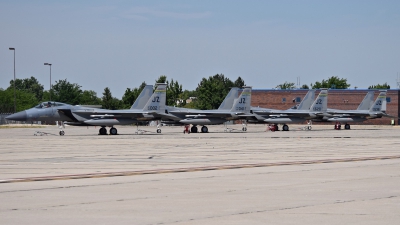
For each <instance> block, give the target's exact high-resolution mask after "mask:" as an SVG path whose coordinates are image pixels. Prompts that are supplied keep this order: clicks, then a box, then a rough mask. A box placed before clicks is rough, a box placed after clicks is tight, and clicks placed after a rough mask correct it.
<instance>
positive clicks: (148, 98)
mask: <svg viewBox="0 0 400 225" xmlns="http://www.w3.org/2000/svg"><path fill="white" fill-rule="evenodd" d="M157 85H158V86H157V89H156V90H155V92H154V93H152V91H153V86H152V85H147V86H146V87H145V88H144V89H143V91H142V92H141V94H140V95H139V97H138V98H137V99H136V101H135V103H134V104H133V105H132V107H131V109H127V110H107V109H96V108H89V107H83V106H73V105H69V104H65V103H60V102H43V103H41V104H39V105H37V106H35V107H33V108H31V109H28V110H25V111H21V112H18V113H15V114H12V115H10V116H8V117H6V119H7V120H17V121H65V124H68V125H73V126H101V128H100V130H99V134H101V135H105V134H107V130H106V128H105V127H106V126H109V127H111V129H110V134H112V135H115V134H117V129H116V128H115V127H113V126H114V125H123V124H133V123H136V122H138V121H149V120H157V119H159V118H157V117H155V116H153V114H154V113H155V112H157V111H160V110H164V109H165V99H166V97H165V96H166V93H165V91H166V84H157ZM162 102H164V104H162ZM157 132H158V133H160V132H161V130H160V129H159V128H158V129H157ZM64 134H65V132H64V131H63V130H61V131H60V135H64Z"/></svg>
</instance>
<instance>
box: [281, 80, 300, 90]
mask: <svg viewBox="0 0 400 225" xmlns="http://www.w3.org/2000/svg"><path fill="white" fill-rule="evenodd" d="M276 88H279V89H295V88H296V86H294V83H292V82H287V81H285V83H283V84H278V85H277V86H276Z"/></svg>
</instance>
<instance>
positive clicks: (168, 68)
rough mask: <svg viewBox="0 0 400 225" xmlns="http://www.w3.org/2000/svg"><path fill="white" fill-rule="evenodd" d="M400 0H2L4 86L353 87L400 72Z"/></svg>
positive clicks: (0, 74)
mask: <svg viewBox="0 0 400 225" xmlns="http://www.w3.org/2000/svg"><path fill="white" fill-rule="evenodd" d="M399 9H400V1H368V0H364V1H355V0H354V1H349V0H348V1H340V0H335V1H329V0H324V1H321V0H317V1H312V0H304V1H300V0H297V1H289V0H281V1H277V0H276V1H268V0H265V1H261V0H260V1H256V0H249V1H235V0H219V1H218V0H214V1H207V0H202V1H189V0H185V1H184V0H182V1H174V0H171V1H124V0H121V1H118V0H117V1H104V0H103V1H101V0H100V1H54V0H53V1H44V0H43V1H23V0H20V1H8V0H2V1H0V28H1V38H0V40H1V41H0V45H1V47H0V61H1V63H0V87H1V88H6V87H8V86H9V81H10V80H11V79H13V52H12V51H9V50H8V48H9V47H15V48H16V75H17V78H27V77H30V76H34V77H36V78H37V79H38V80H39V81H40V83H41V84H43V85H44V87H45V89H46V90H47V89H49V68H48V66H44V65H43V63H45V62H48V63H52V64H53V66H52V81H53V84H54V81H55V80H61V79H67V80H68V81H69V82H71V83H78V84H80V85H82V89H84V90H94V91H96V92H97V95H98V96H102V92H103V90H104V88H105V87H109V88H110V89H111V92H112V94H113V96H114V97H117V98H121V97H122V95H123V93H124V92H125V90H126V88H128V87H129V88H134V87H138V86H139V85H140V84H141V83H142V82H143V81H145V82H146V83H148V84H153V83H154V82H155V80H156V79H157V78H158V77H159V76H160V75H166V76H167V77H168V80H170V79H174V80H177V81H178V82H179V83H180V84H182V85H183V88H184V89H189V90H194V89H195V88H196V87H197V85H198V83H199V82H200V80H201V78H203V77H209V76H212V75H215V74H217V73H222V74H224V75H225V76H226V77H228V78H230V79H231V80H235V79H236V78H237V77H239V76H240V77H242V78H243V79H244V80H245V82H246V84H247V85H251V86H253V88H256V89H260V88H273V87H275V86H276V85H278V84H281V83H284V82H285V81H288V82H294V83H296V81H297V77H300V83H301V84H307V85H310V83H314V82H315V81H321V80H322V79H327V78H329V77H331V76H338V77H340V78H347V80H348V83H350V84H351V87H350V88H354V87H358V88H367V87H368V86H370V85H375V84H378V83H380V84H382V83H385V82H387V83H388V84H389V85H390V86H391V88H397V83H396V78H397V74H398V73H399V74H400V10H399Z"/></svg>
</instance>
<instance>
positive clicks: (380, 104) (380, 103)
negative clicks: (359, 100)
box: [369, 91, 386, 113]
mask: <svg viewBox="0 0 400 225" xmlns="http://www.w3.org/2000/svg"><path fill="white" fill-rule="evenodd" d="M381 111H386V91H381V92H380V93H379V95H378V97H377V98H376V100H375V102H374V104H373V105H372V106H371V108H370V109H369V112H370V113H377V112H381Z"/></svg>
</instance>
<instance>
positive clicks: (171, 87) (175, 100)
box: [167, 79, 184, 106]
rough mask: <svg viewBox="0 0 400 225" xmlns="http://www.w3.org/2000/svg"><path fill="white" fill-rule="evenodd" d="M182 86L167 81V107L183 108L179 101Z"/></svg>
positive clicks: (181, 102)
mask: <svg viewBox="0 0 400 225" xmlns="http://www.w3.org/2000/svg"><path fill="white" fill-rule="evenodd" d="M182 93H183V91H182V85H181V84H179V83H178V81H175V82H174V80H173V79H171V82H168V81H167V105H170V106H183V105H184V102H183V99H181V94H182Z"/></svg>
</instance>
